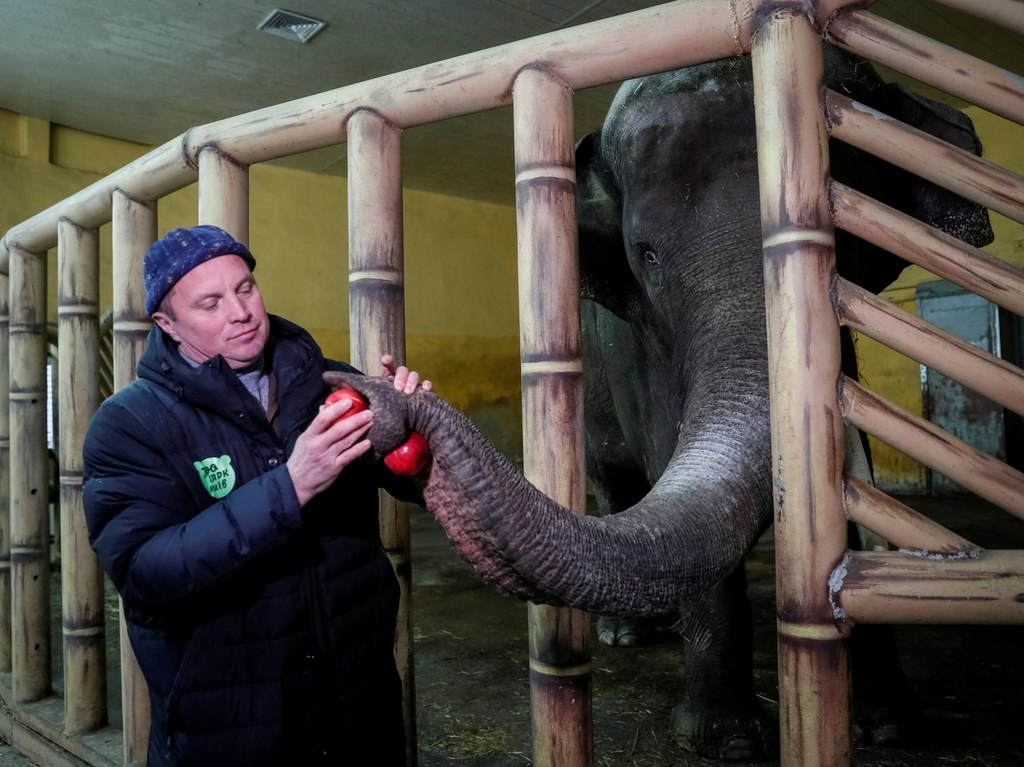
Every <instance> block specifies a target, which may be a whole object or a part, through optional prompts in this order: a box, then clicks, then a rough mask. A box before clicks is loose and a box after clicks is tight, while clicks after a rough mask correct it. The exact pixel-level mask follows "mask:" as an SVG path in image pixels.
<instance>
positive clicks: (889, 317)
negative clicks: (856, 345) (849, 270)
mask: <svg viewBox="0 0 1024 767" xmlns="http://www.w3.org/2000/svg"><path fill="white" fill-rule="evenodd" d="M834 296H835V305H836V309H837V311H838V312H839V318H840V321H841V322H842V323H843V324H844V325H847V326H849V327H851V328H853V329H854V330H857V331H859V332H861V333H863V334H864V335H867V336H869V337H871V338H873V339H875V340H876V341H878V342H879V343H882V344H885V345H886V346H888V347H889V348H890V349H895V350H896V351H898V352H900V353H901V354H904V355H906V356H907V357H910V358H911V359H913V360H915V361H917V362H920V363H921V364H922V365H925V366H926V367H929V368H931V369H933V370H936V371H938V372H939V373H942V374H943V375H944V376H947V377H948V378H952V379H953V380H954V381H959V382H960V383H962V384H964V385H965V386H967V387H969V388H971V389H973V390H974V391H976V392H978V393H979V394H983V395H984V396H986V397H988V398H989V399H992V400H995V401H996V402H998V403H999V404H1000V405H1003V406H1005V407H1007V408H1009V409H1010V410H1012V411H1014V412H1015V413H1018V414H1020V415H1024V371H1022V370H1021V369H1020V368H1018V367H1016V366H1015V365H1011V364H1010V363H1009V362H1007V361H1005V360H1003V359H1000V358H999V357H996V356H995V355H994V354H990V353H989V352H987V351H985V350H984V349H981V348H979V347H977V346H974V345H973V344H970V343H968V342H967V341H964V340H963V339H961V338H959V337H957V336H955V335H953V334H952V333H947V332H946V331H945V330H943V329H942V328H939V327H937V326H935V325H933V324H932V323H930V322H927V321H925V320H922V319H921V318H920V317H917V316H915V315H913V314H911V313H910V312H907V311H904V310H903V309H900V308H899V307H898V306H894V305H893V304H891V303H889V302H888V301H883V300H882V299H880V298H878V297H877V296H875V295H874V294H873V293H871V292H870V291H867V290H864V289H863V288H861V287H859V286H857V285H854V284H853V283H851V282H847V281H846V280H844V279H841V278H840V279H837V280H836V283H835V291H834Z"/></svg>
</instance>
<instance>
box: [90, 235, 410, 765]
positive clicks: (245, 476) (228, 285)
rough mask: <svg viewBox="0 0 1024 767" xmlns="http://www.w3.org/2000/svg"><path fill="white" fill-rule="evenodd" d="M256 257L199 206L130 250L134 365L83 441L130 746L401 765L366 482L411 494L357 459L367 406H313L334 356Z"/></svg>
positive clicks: (183, 756) (195, 756)
mask: <svg viewBox="0 0 1024 767" xmlns="http://www.w3.org/2000/svg"><path fill="white" fill-rule="evenodd" d="M255 264H256V262H255V259H254V258H253V256H252V254H251V253H250V252H249V250H248V249H247V248H246V247H245V246H244V245H243V244H242V243H240V242H237V241H236V240H234V239H233V238H232V237H231V236H230V235H229V234H228V233H227V232H225V231H223V230H222V229H219V228H217V227H214V226H196V227H191V228H187V229H175V230H173V231H171V232H169V233H168V234H167V235H166V236H165V237H163V238H162V239H161V240H159V241H157V242H156V243H155V244H154V245H153V246H152V247H151V248H150V249H149V251H148V252H147V253H146V257H145V275H144V280H145V287H146V311H147V313H149V314H150V315H151V316H152V318H153V320H154V321H155V325H154V327H153V329H152V331H151V332H150V335H149V339H148V345H147V348H146V351H145V352H144V354H143V355H142V358H141V360H140V361H139V367H138V375H139V377H138V380H136V381H135V382H134V383H132V384H131V385H130V386H128V387H126V388H124V389H122V390H121V391H119V392H117V393H116V394H114V396H112V397H110V398H109V399H107V400H106V401H105V402H104V403H103V405H102V406H101V407H100V409H99V410H98V412H97V413H96V416H95V417H94V419H93V421H92V423H91V425H90V428H89V432H88V435H87V437H86V440H85V449H84V467H85V472H84V473H85V476H84V498H85V514H86V521H87V523H88V527H89V535H90V541H91V543H92V546H93V548H94V549H95V551H96V553H97V555H98V556H99V559H100V562H101V563H102V565H103V567H104V569H105V570H106V572H107V574H108V575H109V576H110V578H111V580H112V581H113V583H114V585H115V586H116V587H117V590H118V592H119V593H120V594H121V596H122V598H123V604H124V612H125V620H126V622H127V627H128V635H129V637H130V639H131V643H132V647H133V649H134V651H135V655H136V657H137V658H138V661H139V665H140V667H141V669H142V672H143V674H144V676H145V678H146V682H147V683H148V686H149V693H150V701H151V706H152V718H151V730H150V740H149V754H148V764H149V765H150V767H162V766H164V765H167V766H171V765H173V766H175V767H178V766H180V765H189V766H193V765H216V767H229V766H230V765H245V767H256V766H257V765H275V767H280V766H281V765H291V764H294V765H317V764H331V765H357V766H359V767H362V766H364V765H370V764H372V765H378V766H379V765H386V766H388V767H390V766H392V765H404V764H405V739H404V730H403V722H402V708H401V686H400V681H399V677H398V672H397V670H396V666H395V662H394V657H393V652H392V648H393V645H394V632H395V620H396V613H397V606H398V586H397V582H396V579H395V576H394V573H393V571H392V568H391V565H390V563H389V561H388V559H387V556H386V555H385V553H384V551H383V549H382V547H381V542H380V538H379V533H378V522H377V488H378V486H380V485H384V486H387V487H388V489H390V490H391V491H392V492H394V493H395V494H397V495H399V497H403V498H406V499H409V500H418V498H417V496H416V494H415V491H414V490H412V487H411V485H403V484H401V483H400V482H399V481H398V480H397V479H396V478H394V477H390V475H389V474H388V473H387V471H386V469H384V468H383V467H382V466H381V465H380V464H379V463H377V462H374V461H372V460H370V456H366V457H365V458H360V457H361V456H363V455H364V454H365V453H366V452H367V450H368V449H369V447H370V443H369V441H368V440H367V439H366V433H367V431H368V429H369V427H370V424H371V422H372V420H373V413H372V411H370V410H365V411H363V412H359V413H356V414H354V415H351V416H350V417H348V418H341V416H342V415H344V413H345V412H346V411H347V410H348V409H349V407H350V404H349V403H348V402H347V401H342V402H338V403H335V404H332V405H329V406H326V407H322V404H321V403H323V401H324V398H325V397H326V395H327V394H328V392H329V388H328V387H327V386H326V385H325V384H324V382H323V380H322V378H321V376H322V373H323V372H324V371H326V370H350V371H351V370H353V368H351V367H350V366H348V365H346V364H344V363H339V362H334V361H331V360H327V359H325V358H324V357H323V356H322V354H321V352H320V349H319V348H318V347H317V345H316V343H315V342H314V341H313V340H312V338H311V337H310V336H309V335H308V334H307V333H306V332H305V331H304V330H302V329H301V328H299V327H298V326H296V325H294V324H292V323H290V322H288V321H286V320H284V319H281V318H279V317H275V316H272V315H268V314H267V312H266V309H265V307H264V305H263V299H262V297H261V296H260V291H259V288H258V287H257V284H256V280H255V278H254V277H253V273H252V270H253V269H254V268H255ZM382 362H383V364H384V369H385V374H386V375H393V376H394V383H395V387H396V388H398V389H403V390H405V391H407V392H412V391H414V390H415V389H416V387H417V385H418V384H419V376H418V375H417V374H416V373H414V372H410V371H408V370H407V369H405V368H404V367H400V368H398V369H397V371H396V370H394V367H393V363H392V362H391V359H390V358H389V357H385V358H384V359H383V360H382ZM422 386H423V387H424V388H429V387H430V383H429V382H428V381H424V382H423V383H422Z"/></svg>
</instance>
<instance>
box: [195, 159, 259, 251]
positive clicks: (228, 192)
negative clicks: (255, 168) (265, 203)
mask: <svg viewBox="0 0 1024 767" xmlns="http://www.w3.org/2000/svg"><path fill="white" fill-rule="evenodd" d="M199 223H201V224H213V225H214V226H219V227H220V228H221V229H223V230H224V231H226V232H228V233H230V234H231V236H232V237H234V238H235V239H236V240H238V241H239V242H242V243H245V244H247V245H248V243H249V168H248V166H246V165H239V164H238V163H236V162H235V161H234V160H232V159H231V158H230V157H227V156H225V155H223V154H221V153H220V152H218V151H216V150H215V149H204V150H203V151H202V152H200V153H199Z"/></svg>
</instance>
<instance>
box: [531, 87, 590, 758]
mask: <svg viewBox="0 0 1024 767" xmlns="http://www.w3.org/2000/svg"><path fill="white" fill-rule="evenodd" d="M513 97H514V98H513V120H514V132H515V168H516V222H517V227H518V232H519V238H518V240H519V245H518V254H519V256H518V257H519V317H520V320H519V322H520V348H521V365H522V381H523V444H524V471H525V474H526V476H527V478H528V479H530V481H531V482H532V483H533V484H534V485H535V486H536V487H537V488H539V489H540V490H541V491H542V492H544V493H547V495H549V496H550V497H551V498H553V499H554V500H556V501H557V502H559V503H561V504H562V505H564V506H566V507H567V508H569V509H571V510H572V511H573V512H574V513H576V514H584V513H585V511H586V497H585V484H584V483H585V480H584V468H583V437H582V435H583V379H582V372H583V370H582V357H581V353H582V352H581V348H580V327H579V276H578V267H579V253H578V245H577V235H576V214H575V199H574V190H575V185H576V173H575V155H574V142H573V132H572V131H573V120H572V114H573V111H572V92H571V91H570V89H569V88H568V87H567V86H566V84H565V83H564V82H563V81H561V80H560V79H559V78H558V77H557V76H556V75H555V74H553V73H551V72H549V71H547V70H544V69H540V68H527V69H525V70H523V71H522V72H521V73H520V74H519V75H518V76H517V77H516V80H515V84H514V85H513ZM567 556H573V553H572V552H567ZM528 621H529V636H530V690H531V696H530V697H531V704H532V723H533V748H534V764H536V765H538V766H539V767H550V766H553V765H559V767H573V766H577V767H584V766H585V765H590V764H592V763H593V749H594V737H593V721H592V719H593V715H592V702H591V663H590V643H589V638H590V620H589V617H588V616H587V614H586V613H584V612H583V611H581V610H577V609H572V608H555V607H550V606H543V605H534V604H531V605H529V608H528Z"/></svg>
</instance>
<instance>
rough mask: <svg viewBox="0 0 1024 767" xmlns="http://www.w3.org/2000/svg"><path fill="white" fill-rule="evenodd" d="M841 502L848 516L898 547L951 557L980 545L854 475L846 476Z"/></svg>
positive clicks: (975, 549) (975, 548) (974, 549)
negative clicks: (842, 500) (842, 501)
mask: <svg viewBox="0 0 1024 767" xmlns="http://www.w3.org/2000/svg"><path fill="white" fill-rule="evenodd" d="M844 503H845V504H846V513H847V515H848V516H849V517H850V519H852V520H853V521H854V522H856V523H857V524H859V525H864V527H866V528H868V529H869V530H871V531H872V532H875V533H878V534H879V535H880V536H882V537H883V538H885V539H886V540H887V541H889V542H890V543H892V544H893V545H895V546H897V547H899V548H901V549H906V550H908V551H923V552H928V553H929V554H942V555H944V556H951V555H954V554H960V553H963V552H970V551H977V550H978V549H979V548H980V547H978V546H976V545H975V544H973V543H971V542H970V541H969V540H967V539H966V538H962V537H960V536H959V535H957V534H956V533H954V532H952V531H950V530H947V529H946V528H945V527H943V526H942V525H940V524H939V523H938V522H934V521H933V520H931V519H929V518H928V517H926V516H925V515H924V514H921V513H920V512H918V511H915V510H914V509H912V508H910V507H909V506H907V505H906V504H904V503H900V502H899V501H897V500H896V499H895V498H891V497H889V496H888V495H886V494H885V493H883V492H882V491H881V490H878V489H877V488H875V487H872V486H871V485H869V484H868V483H866V482H862V481H861V480H859V479H857V478H856V477H850V476H847V478H846V486H845V488H844Z"/></svg>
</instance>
